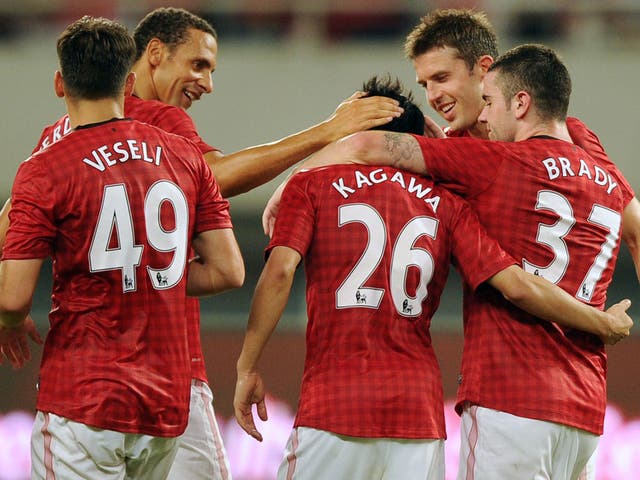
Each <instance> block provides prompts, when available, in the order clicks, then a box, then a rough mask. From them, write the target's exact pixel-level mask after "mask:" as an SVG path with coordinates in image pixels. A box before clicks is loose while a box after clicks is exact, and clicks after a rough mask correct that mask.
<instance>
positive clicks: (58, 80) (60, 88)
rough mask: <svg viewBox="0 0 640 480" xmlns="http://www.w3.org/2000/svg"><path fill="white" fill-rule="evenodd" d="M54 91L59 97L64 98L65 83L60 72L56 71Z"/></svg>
mask: <svg viewBox="0 0 640 480" xmlns="http://www.w3.org/2000/svg"><path fill="white" fill-rule="evenodd" d="M53 91H54V92H56V96H57V97H59V98H62V97H64V82H63V81H62V73H60V70H56V72H55V73H54V74H53Z"/></svg>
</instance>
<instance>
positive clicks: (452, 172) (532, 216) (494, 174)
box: [416, 136, 626, 434]
mask: <svg viewBox="0 0 640 480" xmlns="http://www.w3.org/2000/svg"><path fill="white" fill-rule="evenodd" d="M416 138H417V139H418V142H420V145H421V147H422V152H423V155H424V159H425V164H426V167H427V171H428V172H429V173H430V175H431V176H432V177H433V178H434V179H435V180H436V182H440V184H441V185H443V186H446V187H448V188H450V189H451V190H452V191H454V192H456V193H458V194H460V195H462V196H463V197H465V198H466V199H467V200H468V201H469V203H470V204H471V206H472V207H473V208H474V209H475V211H476V212H477V213H478V217H479V218H480V221H481V222H482V224H483V225H484V227H485V228H486V229H487V232H488V233H489V235H492V236H493V237H494V238H496V239H497V240H498V241H499V242H500V244H501V245H502V246H503V247H504V249H505V250H506V251H507V252H509V253H510V254H511V255H512V256H513V257H515V258H516V259H518V261H519V262H520V263H521V265H522V267H523V268H524V269H525V270H527V271H529V272H531V273H534V274H536V275H540V276H543V277H545V278H546V279H548V280H550V281H551V282H554V283H556V284H557V285H559V286H560V287H562V288H563V289H565V290H566V291H567V292H569V293H571V294H572V295H574V296H575V297H577V298H578V299H580V300H582V301H584V302H587V303H589V304H591V305H593V306H595V307H597V308H601V309H602V308H603V307H604V305H605V300H606V292H607V287H608V286H609V284H610V283H611V279H612V274H613V269H614V266H615V262H616V258H617V255H618V250H619V236H620V228H621V217H622V214H621V212H622V210H623V208H624V206H625V204H626V203H625V195H624V194H623V190H624V185H621V184H619V183H618V179H619V178H622V175H621V174H620V172H618V171H617V169H616V168H615V165H613V164H612V163H611V162H608V163H606V164H604V163H603V162H600V161H598V160H597V159H593V158H592V157H590V156H589V155H588V154H587V153H586V152H585V151H584V150H582V149H581V148H579V147H577V146H575V145H573V144H571V143H567V142H563V141H560V140H557V139H553V138H550V137H534V138H531V139H529V140H526V141H521V142H497V141H482V140H476V139H470V138H450V139H447V140H445V141H441V140H432V139H425V138H424V137H417V136H416ZM464 325H465V326H464V333H465V341H464V353H463V360H462V376H461V383H460V388H459V390H458V407H459V408H460V407H461V405H462V403H463V402H465V401H468V402H471V403H474V404H478V405H481V406H483V407H488V408H493V409H496V410H500V411H504V412H509V413H512V414H514V415H519V416H522V417H528V418H535V419H540V420H547V421H552V422H558V423H562V424H565V425H570V426H573V427H577V428H581V429H584V430H588V431H590V432H593V433H596V434H601V433H602V426H603V421H604V412H605V406H606V375H605V374H606V355H605V350H604V345H603V344H602V342H601V341H600V339H598V338H597V337H595V336H592V335H589V334H585V333H583V332H578V331H574V330H564V329H562V328H560V327H558V326H557V325H555V324H552V323H548V322H544V321H541V320H537V319H535V318H533V317H532V316H530V315H528V314H526V313H524V312H523V311H521V310H519V309H517V308H515V307H513V306H512V305H511V304H509V303H508V302H506V301H505V300H504V299H503V298H502V297H501V296H500V295H496V294H494V293H492V292H491V291H487V292H473V291H471V289H470V288H468V286H466V288H465V301H464Z"/></svg>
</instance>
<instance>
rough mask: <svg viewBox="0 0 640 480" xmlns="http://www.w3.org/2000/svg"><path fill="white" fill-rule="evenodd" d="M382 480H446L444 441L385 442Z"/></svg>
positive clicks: (387, 440)
mask: <svg viewBox="0 0 640 480" xmlns="http://www.w3.org/2000/svg"><path fill="white" fill-rule="evenodd" d="M384 444H385V445H386V448H385V452H384V455H385V462H384V463H385V469H384V474H383V476H382V477H381V478H382V480H396V479H399V478H402V479H405V480H444V464H445V462H444V440H398V439H386V440H384Z"/></svg>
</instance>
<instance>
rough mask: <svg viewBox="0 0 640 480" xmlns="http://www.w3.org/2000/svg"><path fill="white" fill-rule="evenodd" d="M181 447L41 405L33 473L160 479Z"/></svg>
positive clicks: (73, 479) (71, 479) (70, 478)
mask: <svg viewBox="0 0 640 480" xmlns="http://www.w3.org/2000/svg"><path fill="white" fill-rule="evenodd" d="M177 448H178V439H177V437H173V438H163V437H153V436H150V435H141V434H135V433H120V432H115V431H113V430H103V429H99V428H94V427H90V426H88V425H85V424H83V423H78V422H74V421H73V420H69V419H67V418H64V417H60V416H58V415H54V414H53V413H45V412H40V411H38V412H37V413H36V418H35V421H34V424H33V431H32V433H31V478H32V480H33V479H43V480H44V479H47V480H48V479H51V478H56V479H64V480H81V479H82V480H123V479H136V480H159V479H163V478H166V476H167V473H168V472H169V468H171V462H173V458H174V457H175V454H176V451H177Z"/></svg>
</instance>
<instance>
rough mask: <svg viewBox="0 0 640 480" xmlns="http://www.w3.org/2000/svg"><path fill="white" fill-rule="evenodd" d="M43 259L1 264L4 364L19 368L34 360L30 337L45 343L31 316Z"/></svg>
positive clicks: (0, 357) (0, 359)
mask: <svg viewBox="0 0 640 480" xmlns="http://www.w3.org/2000/svg"><path fill="white" fill-rule="evenodd" d="M42 263H43V260H42V259H29V260H5V261H3V262H0V352H1V355H0V363H4V361H5V360H8V361H9V362H11V364H12V365H13V366H14V367H16V368H18V367H22V366H23V365H24V362H25V361H27V360H29V359H30V358H31V353H30V351H29V345H28V343H27V337H31V339H32V340H33V341H34V342H36V343H42V339H41V338H40V335H39V334H38V332H37V331H36V328H35V325H34V323H33V320H32V319H31V317H30V316H29V311H30V310H31V302H32V300H33V293H34V291H35V288H36V283H37V280H38V275H39V274H40V268H41V267H42Z"/></svg>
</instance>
